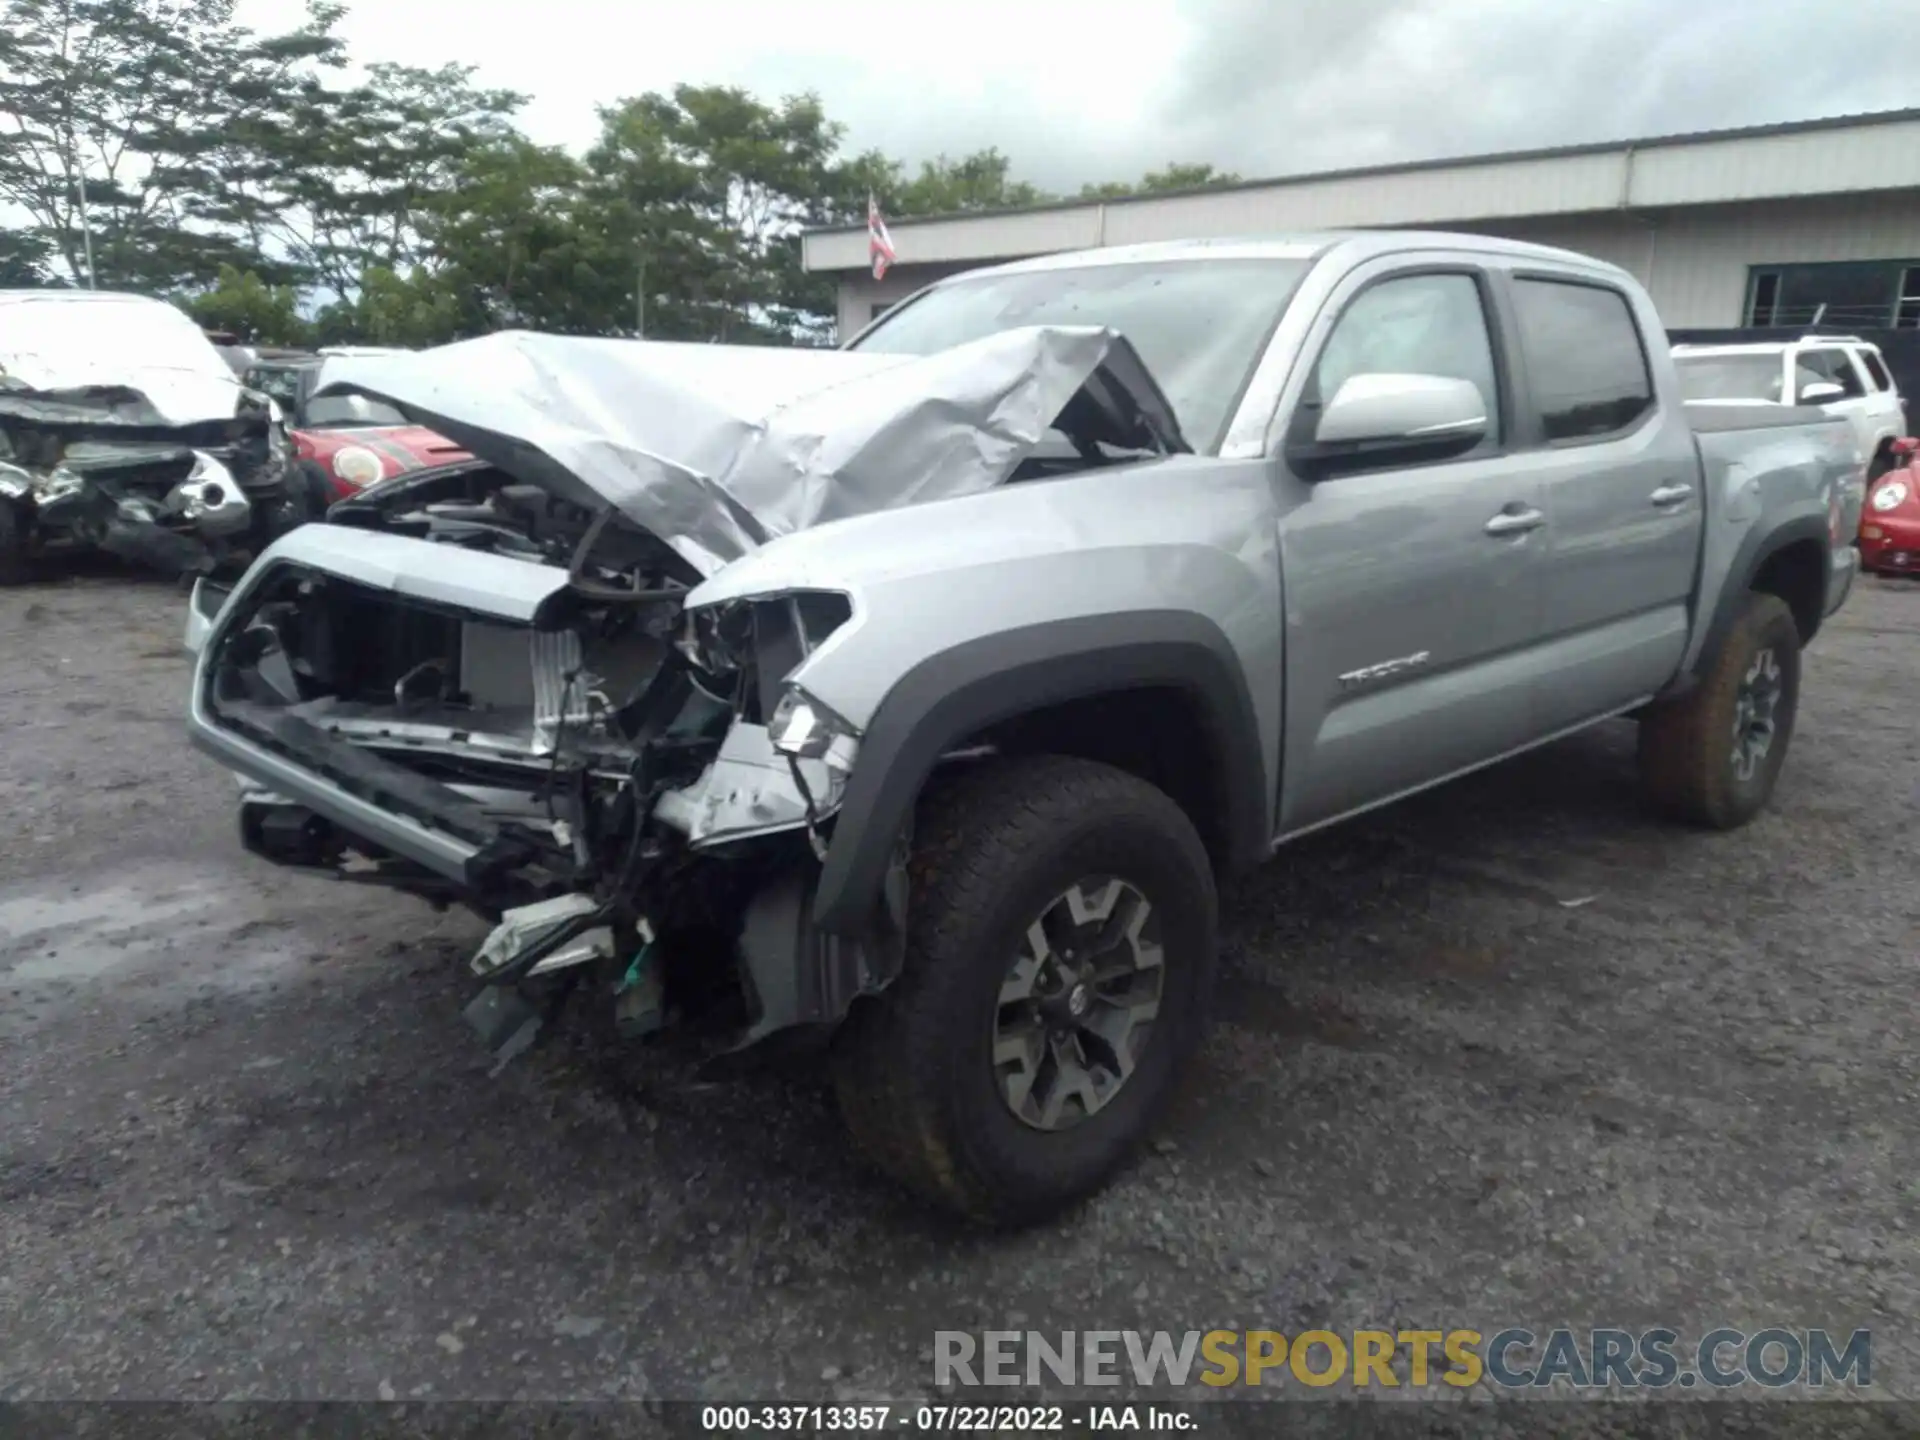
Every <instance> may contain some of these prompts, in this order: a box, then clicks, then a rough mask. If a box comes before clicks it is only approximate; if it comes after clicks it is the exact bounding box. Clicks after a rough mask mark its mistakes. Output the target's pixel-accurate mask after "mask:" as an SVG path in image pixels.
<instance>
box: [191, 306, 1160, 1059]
mask: <svg viewBox="0 0 1920 1440" xmlns="http://www.w3.org/2000/svg"><path fill="white" fill-rule="evenodd" d="M349 370H351V372H352V373H351V374H349V373H347V372H348V371H349ZM328 388H329V389H330V390H332V389H340V390H341V391H342V392H343V393H347V392H356V391H357V392H359V393H365V394H369V395H373V396H375V397H376V398H380V399H382V400H384V401H386V402H387V403H390V404H393V405H395V406H396V407H397V408H399V409H400V410H401V411H402V412H403V413H406V414H407V415H408V416H409V418H411V419H414V420H417V421H419V422H420V423H424V424H428V425H430V426H432V428H434V429H435V430H436V431H438V432H439V433H442V434H446V435H448V436H450V437H452V438H454V439H455V440H457V441H458V442H459V443H461V444H462V445H464V446H465V447H466V448H467V449H468V450H469V451H470V452H471V453H472V454H473V455H475V456H477V457H479V458H478V459H477V460H475V461H474V462H472V463H469V464H463V465H456V466H449V467H445V468H443V469H439V470H434V471H422V472H413V473H410V474H406V475H401V476H396V477H393V478H392V479H389V480H385V481H380V482H377V483H375V484H373V485H371V486H369V487H367V488H366V489H365V490H363V491H361V492H360V493H359V494H358V495H356V496H355V497H353V498H351V499H349V500H345V501H342V502H341V503H339V504H337V505H335V506H333V507H332V509H331V510H330V511H329V512H328V516H327V523H325V524H321V525H308V526H304V527H302V528H300V529H298V530H296V531H294V532H293V533H292V534H290V535H288V536H286V537H285V538H283V539H282V540H280V541H279V542H278V543H276V544H275V545H274V546H273V548H272V549H271V550H269V551H268V552H267V554H266V555H265V556H263V557H262V559H261V561H260V562H259V563H258V564H256V565H255V567H254V568H253V569H252V570H251V571H250V572H249V573H248V575H247V576H246V577H245V579H244V580H243V581H242V582H241V584H240V586H239V587H238V588H237V589H236V590H235V591H234V592H233V594H232V597H231V598H230V599H227V598H225V597H223V596H214V595H212V594H211V593H210V591H209V587H205V586H204V585H203V587H202V589H201V590H200V591H197V592H196V618H195V619H194V620H190V630H191V629H192V627H193V626H194V625H195V624H198V625H200V626H201V627H202V628H203V630H204V632H205V634H206V637H207V638H206V640H205V648H204V649H203V651H202V654H201V664H200V669H199V672H198V675H197V677H196V681H195V685H196V690H195V697H194V708H193V713H192V716H191V722H192V733H193V737H194V740H195V743H196V744H199V745H200V746H201V748H203V749H205V750H207V751H208V752H209V753H211V754H213V755H215V756H216V758H219V759H221V760H222V761H223V763H226V764H228V765H229V766H230V767H231V768H232V769H234V770H235V771H236V772H238V773H240V774H241V775H242V777H243V787H245V788H246V790H247V794H246V796H245V798H244V799H243V805H242V834H243V838H244V840H245V842H246V843H247V844H248V845H249V846H250V847H251V848H253V849H255V850H257V851H259V852H261V853H263V854H266V855H268V856H269V857H270V858H272V859H274V860H276V861H278V862H279V863H283V864H297V865H312V866H320V867H324V868H327V869H329V870H332V871H333V872H335V873H337V874H340V875H342V876H343V877H345V878H349V879H356V880H363V881H370V882H373V883H380V884H387V885H392V886H395V887H398V888H401V889H405V890H408V891H410V892H413V893H417V894H420V895H422V896H425V897H427V898H430V899H433V900H436V901H438V902H441V903H447V902H452V901H459V902H462V903H465V904H468V905H471V906H473V907H474V908H476V909H478V910H480V911H482V912H483V913H484V914H486V915H487V916H489V918H492V919H494V920H495V921H496V922H497V928H496V929H495V930H494V932H493V934H492V935H491V936H490V937H489V938H488V940H487V942H486V943H485V944H484V945H482V946H481V948H480V951H479V953H478V954H477V955H476V956H475V957H474V959H473V969H474V972H475V973H476V975H478V976H479V977H480V978H481V980H482V981H483V988H482V990H481V992H480V994H479V996H478V997H477V998H476V1000H475V1001H474V1003H473V1005H472V1006H470V1007H469V1010H468V1015H469V1018H470V1019H471V1020H472V1022H473V1023H474V1025H475V1027H476V1028H477V1029H479V1030H480V1031H481V1033H482V1034H483V1036H484V1037H485V1038H486V1040H487V1043H488V1044H489V1046H490V1047H491V1048H493V1049H494V1050H495V1052H496V1053H497V1054H499V1055H501V1056H502V1058H503V1059H504V1058H505V1057H507V1056H509V1055H511V1054H512V1053H514V1052H515V1051H516V1049H517V1048H519V1047H522V1046H524V1045H525V1044H527V1043H530V1041H531V1038H532V1037H533V1035H534V1034H535V1033H537V1032H538V1030H539V1029H540V1028H541V1026H542V1025H543V1024H545V1023H546V1021H547V1020H548V1018H549V1017H550V1016H551V1014H552V1012H553V1009H554V1008H555V1007H556V1006H557V1005H558V1004H559V1003H560V1000H561V999H562V998H564V996H565V995H566V994H567V993H569V992H571V991H574V990H576V989H577V988H578V987H580V986H581V985H585V986H587V987H588V988H589V990H591V991H597V992H598V993H600V994H602V995H604V996H608V997H611V999H612V1002H613V1004H612V1011H613V1014H614V1015H615V1017H616V1020H617V1021H618V1023H619V1026H620V1028H621V1029H622V1031H623V1032H625V1033H628V1034H646V1033H650V1032H652V1031H655V1030H658V1029H660V1028H663V1027H664V1026H665V1025H666V1024H668V1022H669V1020H670V1019H671V1020H673V1021H675V1022H678V1023H679V1024H680V1025H681V1026H683V1027H684V1028H687V1029H691V1030H694V1031H701V1032H705V1033H707V1034H709V1035H711V1036H714V1037H716V1038H717V1039H718V1041H719V1043H720V1046H721V1048H722V1049H727V1050H732V1049H738V1048H742V1047H744V1046H748V1045H752V1044H755V1043H757V1042H759V1041H761V1040H764V1039H767V1038H769V1037H771V1036H774V1035H776V1034H779V1035H780V1036H781V1037H782V1038H799V1037H801V1036H804V1035H806V1034H808V1033H809V1032H820V1031H823V1030H824V1029H826V1028H829V1027H831V1026H832V1025H833V1024H835V1023H837V1022H838V1021H839V1020H840V1019H841V1018H843V1017H844V1015H845V1014H846V1011H847V1008H848V1006H849V1005H850V1003H851V1002H852V1000H853V999H854V998H855V997H856V996H858V995H861V994H864V993H870V992H873V991H876V990H878V989H881V988H883V987H884V986H886V985H887V984H888V983H890V982H891V980H892V979H893V977H894V976H895V975H896V974H897V973H898V971H899V967H900V963H901V956H902V954H903V946H904V934H905V917H906V879H905V875H906V865H905V860H906V840H905V837H904V836H900V837H895V838H894V839H892V840H890V841H888V842H887V844H886V845H885V846H883V847H882V849H881V851H880V852H877V853H878V854H885V855H889V856H890V857H891V858H890V859H888V860H886V861H884V863H881V862H876V864H875V865H874V867H873V868H875V869H880V868H884V870H885V874H884V875H882V876H879V877H878V878H877V879H875V880H874V882H873V884H872V887H871V890H867V889H863V892H862V898H861V899H860V900H859V902H858V911H859V913H857V914H856V915H855V918H854V921H853V923H851V924H847V923H839V922H837V923H836V925H835V926H834V927H833V930H832V933H828V932H827V930H826V928H825V927H815V926H814V925H812V924H811V919H810V917H811V913H812V911H811V906H812V903H813V899H814V894H815V888H816V884H817V881H818V879H819V876H820V869H821V862H822V861H823V860H824V859H825V858H826V856H827V854H828V850H829V847H830V845H831V843H832V836H833V831H834V827H835V825H836V823H837V816H838V814H839V812H840V808H841V804H842V799H843V796H844V794H845V791H846V788H847V785H848V781H849V777H850V776H851V775H852V773H853V770H854V767H855V764H856V762H857V759H858V756H859V749H860V735H859V732H858V730H857V728H856V727H854V726H853V725H851V724H849V723H848V722H847V721H845V720H844V719H842V718H841V717H839V716H836V715H834V714H832V713H831V712H830V711H829V710H828V709H827V708H826V707H825V706H824V705H822V704H820V703H819V702H818V701H817V700H815V699H813V698H812V697H810V696H809V695H807V694H806V693H805V692H804V691H802V690H800V689H797V688H796V686H795V684H793V683H790V681H791V677H793V676H794V675H795V673H796V672H797V671H800V670H801V669H802V667H803V666H804V665H805V664H806V662H807V660H808V657H809V656H810V655H811V654H812V653H813V652H814V650H815V649H816V648H817V647H819V646H821V645H823V644H826V643H828V642H829V641H830V639H831V637H833V636H834V635H835V634H836V632H838V631H840V630H841V628H842V627H843V626H845V625H847V624H848V623H849V622H850V621H851V620H852V618H853V615H854V608H853V601H852V600H851V598H850V597H849V596H847V595H845V594H842V593H839V592H837V591H835V590H833V589H831V588H828V587H820V588H806V587H797V588H781V589H779V590H778V591H777V592H776V593H772V594H759V593H753V594H747V595H744V596H743V597H742V598H737V599H732V600H723V601H717V602H715V603H711V604H708V603H702V604H699V605H689V603H688V597H689V595H690V593H691V592H692V591H693V590H694V589H696V588H697V587H699V586H701V585H702V584H703V583H704V582H706V581H708V580H710V579H711V578H712V577H713V576H714V575H715V573H716V572H717V571H719V570H721V569H724V568H725V567H727V566H728V565H730V564H732V563H734V562H735V561H737V560H740V559H743V558H744V557H745V556H746V555H747V554H749V553H750V552H752V551H754V550H756V549H758V548H759V547H761V546H763V545H766V544H768V543H770V542H772V541H774V540H776V539H777V538H778V537H779V536H781V535H784V534H787V533H789V532H791V531H793V530H796V529H802V528H807V527H810V526H815V525H822V524H827V523H830V522H832V521H835V520H840V519H843V518H850V517H852V516H856V515H860V514H864V513H870V512H873V511H877V510H885V509H891V508H897V507H901V506H905V505H911V504H918V503H924V502H926V501H930V500H939V499H946V498H957V497H960V496H965V495H968V494H972V493H977V492H979V491H982V490H986V489H990V488H993V487H995V486H999V485H1003V484H1007V483H1013V482H1021V481H1029V480H1032V481H1042V480H1046V479H1049V478H1052V477H1057V476H1060V475H1064V474H1070V473H1073V472H1075V471H1080V470H1086V469H1089V468H1097V467H1103V466H1108V465H1120V464H1127V463H1133V462H1136V461H1138V460H1139V459H1141V458H1143V457H1146V456H1158V455H1165V454H1170V453H1176V452H1179V451H1182V450H1185V449H1186V448H1187V446H1186V443H1185V441H1184V439H1183V437H1181V435H1180V434H1179V431H1178V426H1177V423H1176V422H1175V421H1174V420H1173V418H1172V414H1171V411H1170V410H1169V408H1168V407H1167V405H1166V402H1165V398H1164V396H1162V395H1161V394H1160V393H1159V391H1158V389H1157V387H1156V386H1155V385H1154V382H1153V381H1152V378H1151V377H1150V376H1149V375H1148V374H1147V373H1146V371H1145V369H1144V367H1143V366H1142V365H1141V363H1140V361H1139V358H1138V356H1137V355H1136V354H1135V353H1134V352H1133V350H1132V348H1131V346H1129V345H1128V344H1127V343H1126V342H1125V340H1124V339H1123V338H1121V337H1119V336H1117V335H1114V334H1113V333H1111V332H1108V331H1104V330H1098V329H1092V328H1064V327H1061V328H1047V327H1034V328H1031V329H1027V330H1015V331H1007V332H998V333H996V334H993V335H991V336H989V337H987V338H986V339H984V340H981V341H979V342H975V343H973V344H970V345H965V346H958V347H955V348H954V349H952V350H948V351H943V352H940V353H939V354H936V355H933V356H927V357H904V356H865V355H853V354H848V353H846V352H807V351H757V350H750V349H737V348H734V349H729V348H728V347H715V346H676V345H658V344H649V343H645V342H612V341H595V340H580V339H568V338H564V337H553V336H538V335H527V334H516V333H509V334H502V335H495V336H489V337H485V338H483V339H481V340H476V341H468V342H462V343H460V344H457V345H452V346H446V347H443V348H442V349H440V350H438V351H428V352H422V353H420V354H416V355H403V356H391V357H373V358H369V359H366V360H364V361H362V360H356V361H355V362H353V365H352V366H351V367H347V366H343V368H342V379H341V380H340V382H339V383H338V385H331V384H330V386H329V387H328ZM976 748H977V747H976ZM953 763H960V757H958V756H956V757H953ZM282 789H284V790H285V792H286V793H285V794H282V793H280V792H281V791H282ZM865 838H870V837H863V840H864V839H865ZM869 895H870V896H871V898H868V897H869ZM867 912H870V913H867ZM863 915H864V918H862V916H863Z"/></svg>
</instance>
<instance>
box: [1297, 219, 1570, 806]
mask: <svg viewBox="0 0 1920 1440" xmlns="http://www.w3.org/2000/svg"><path fill="white" fill-rule="evenodd" d="M1502 354H1503V347H1502V334H1501V331H1500V329H1499V327H1498V326H1497V325H1496V324H1495V323H1494V311H1493V307H1492V282H1491V279H1490V277H1489V276H1488V275H1487V274H1486V273H1485V271H1484V270H1483V269H1482V268H1480V266H1478V265H1477V264H1470V263H1466V262H1465V261H1463V262H1462V263H1459V264H1448V263H1442V262H1441V261H1440V260H1439V258H1438V257H1435V258H1434V259H1433V260H1431V261H1428V262H1424V263H1422V264H1420V265H1419V266H1418V267H1417V268H1411V267H1410V266H1409V263H1408V261H1407V259H1406V257H1393V258H1391V259H1386V260H1379V261H1374V262H1372V263H1370V264H1368V265H1365V266H1361V267H1359V268H1358V269H1356V271H1355V272H1354V273H1353V274H1352V275H1350V276H1348V277H1347V278H1346V279H1345V280H1343V281H1342V282H1341V285H1340V286H1339V288H1338V289H1336V290H1335V291H1334V293H1333V294H1332V296H1331V297H1330V298H1329V300H1328V302H1327V304H1326V306H1325V308H1324V309H1323V311H1322V312H1321V315H1320V317H1319V318H1318V319H1317V320H1316V321H1315V322H1314V328H1313V330H1312V331H1311V332H1310V333H1309V335H1308V337H1307V340H1306V342H1305V345H1304V347H1303V349H1302V357H1303V361H1304V368H1303V375H1302V378H1301V380H1300V381H1299V384H1300V387H1301V388H1300V390H1299V392H1298V394H1297V395H1296V396H1295V397H1294V403H1293V406H1292V408H1291V410H1290V411H1289V412H1288V414H1287V418H1286V426H1287V429H1288V432H1289V434H1290V435H1293V434H1294V433H1295V432H1297V431H1299V430H1301V429H1302V427H1304V428H1305V429H1306V430H1307V431H1308V432H1309V433H1310V431H1311V425H1312V422H1313V421H1314V419H1315V418H1316V416H1317V414H1318V410H1319V407H1320V406H1322V405H1323V404H1325V403H1326V402H1327V401H1329V400H1331V399H1332V397H1333V396H1334V395H1335V394H1336V393H1337V392H1338V390H1339V388H1340V385H1341V384H1342V382H1343V381H1346V380H1348V379H1350V378H1352V377H1354V376H1358V375H1382V376H1391V375H1407V374H1412V375H1424V376H1439V377H1443V378H1449V379H1464V380H1471V381H1472V382H1473V384H1474V385H1475V386H1476V387H1477V388H1478V389H1479V391H1480V393H1481V398H1482V399H1483V400H1484V402H1485V404H1486V411H1485V414H1486V417H1487V421H1488V425H1487V434H1486V435H1485V437H1484V438H1483V439H1481V440H1480V441H1479V442H1478V443H1477V444H1476V445H1474V447H1473V448H1471V449H1469V450H1467V451H1465V452H1464V453H1462V452H1452V453H1447V454H1444V455H1440V456H1437V457H1436V458H1433V459H1431V460H1428V461H1425V462H1422V463H1408V461H1407V460H1406V458H1405V457H1404V456H1402V457H1400V458H1397V459H1384V458H1382V459H1380V460H1376V461H1375V462H1374V463H1372V464H1370V465H1369V464H1366V463H1358V464H1355V465H1353V466H1351V467H1350V468H1347V469H1344V470H1342V471H1341V472H1339V473H1336V474H1329V475H1321V476H1317V477H1312V478H1309V477H1307V476H1303V475H1301V474H1299V473H1296V472H1295V471H1294V470H1293V469H1292V468H1291V467H1290V466H1287V465H1285V464H1282V465H1281V467H1280V468H1279V470H1278V471H1277V473H1276V477H1275V487H1276V501H1277V510H1278V514H1279V520H1278V524H1279V527H1280V534H1279V542H1280V552H1281V572H1282V576H1283V582H1284V585H1285V589H1286V597H1287V600H1286V607H1287V630H1286V642H1285V666H1286V695H1285V713H1286V726H1285V735H1286V753H1285V757H1284V775H1283V779H1282V783H1281V793H1280V827H1279V828H1280V831H1281V833H1283V834H1288V833H1295V832H1297V831H1299V830H1302V829H1305V828H1308V827H1310V826H1313V825H1318V824H1322V823H1325V822H1326V821H1328V820H1331V819H1334V818H1336V817H1338V816H1340V815H1343V814H1346V813H1348V812H1350V811H1353V810H1356V809H1360V808H1363V807H1365V806H1368V805H1371V804H1375V803H1378V802H1380V801H1382V800H1386V799H1390V798H1392V797H1393V796H1394V795H1396V794H1399V793H1401V792H1403V791H1405V790H1408V789H1410V788H1413V787H1416V786H1419V785H1422V784H1425V783H1427V782H1430V781H1433V780H1436V779H1440V778H1442V777H1444V776H1446V775H1449V774H1452V773H1453V772H1455V771H1457V770H1461V769H1464V768H1467V767H1469V766H1472V765H1475V764H1477V763H1480V762H1482V761H1485V760H1489V759H1492V758H1494V757H1496V756H1498V755H1500V754H1502V753H1504V752H1506V751H1508V750H1511V749H1513V748H1515V747H1516V746H1518V745H1520V744H1523V743H1524V742H1525V740H1526V739H1527V737H1528V735H1529V734H1530V732H1531V728H1532V724H1533V721H1532V716H1531V713H1530V710H1529V703H1528V695H1529V685H1528V678H1529V668H1528V663H1527V658H1526V656H1525V655H1524V654H1523V653H1522V652H1523V651H1524V649H1525V647H1526V646H1527V645H1528V643H1529V642H1531V641H1532V640H1534V639H1535V638H1536V637H1537V634H1538V630H1539V625H1540V603H1539V602H1540V591H1539V580H1540V576H1539V569H1538V561H1539V555H1540V549H1539V541H1540V534H1539V527H1540V525H1541V523H1542V521H1543V519H1544V516H1543V515H1542V512H1541V508H1540V505H1541V502H1540V488H1539V483H1538V478H1537V476H1536V475H1535V474H1534V473H1533V470H1532V468H1531V465H1530V462H1529V461H1528V460H1527V459H1525V458H1524V457H1518V456H1516V455H1514V454H1513V453H1512V448H1511V446H1510V444H1509V441H1508V436H1507V417H1508V415H1509V414H1510V411H1511V407H1512V398H1511V391H1510V388H1509V385H1508V382H1507V378H1506V366H1505V363H1504V361H1503V359H1502Z"/></svg>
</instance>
